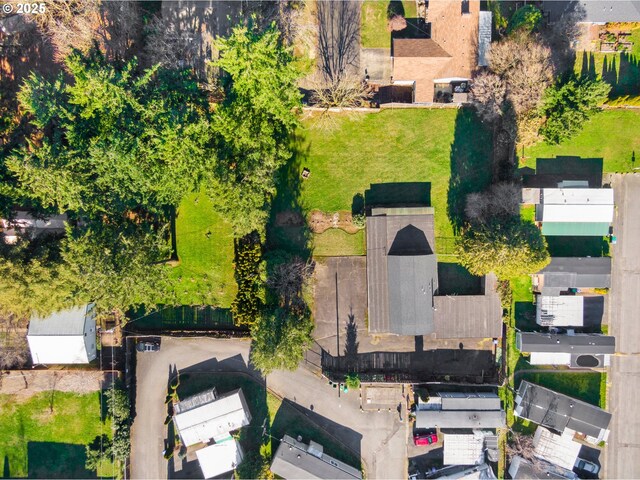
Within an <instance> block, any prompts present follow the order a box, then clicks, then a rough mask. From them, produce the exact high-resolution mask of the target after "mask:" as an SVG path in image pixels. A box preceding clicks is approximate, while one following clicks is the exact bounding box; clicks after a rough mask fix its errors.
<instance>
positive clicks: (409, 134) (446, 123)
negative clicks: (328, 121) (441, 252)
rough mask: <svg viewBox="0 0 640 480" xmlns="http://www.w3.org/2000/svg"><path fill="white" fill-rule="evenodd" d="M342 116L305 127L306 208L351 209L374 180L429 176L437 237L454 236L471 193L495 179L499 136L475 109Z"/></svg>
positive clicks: (301, 148)
mask: <svg viewBox="0 0 640 480" xmlns="http://www.w3.org/2000/svg"><path fill="white" fill-rule="evenodd" d="M338 121H339V122H340V125H339V128H336V129H334V130H332V131H331V132H326V131H323V130H320V129H315V128H312V124H310V123H307V126H308V127H309V128H307V129H306V130H304V131H303V132H301V140H300V143H299V145H298V146H297V149H298V152H297V158H298V160H299V165H298V168H299V169H302V168H303V167H307V168H309V169H310V170H311V176H310V177H309V179H307V180H305V181H304V182H303V183H302V187H301V195H300V199H299V202H300V203H301V205H302V208H303V209H304V210H305V211H310V210H312V209H319V210H322V211H325V212H336V211H339V210H348V211H351V207H352V203H353V200H354V196H355V195H356V194H363V193H365V191H366V190H368V189H369V187H370V185H371V184H376V183H387V184H389V183H393V182H429V183H430V200H431V205H432V206H433V207H434V208H435V220H436V226H435V230H436V236H437V237H452V236H453V235H454V229H453V224H454V223H455V219H456V218H459V215H460V210H461V208H463V207H462V206H463V204H464V199H465V197H466V194H467V193H469V192H472V191H479V190H482V189H484V188H485V187H486V186H487V185H488V183H489V180H490V177H491V169H490V168H489V167H488V162H489V161H490V148H491V140H490V138H491V137H490V134H489V133H488V132H487V131H486V130H484V129H483V128H482V126H481V125H480V124H479V122H478V121H477V120H476V119H475V115H474V114H473V113H472V112H470V111H467V110H453V109H433V110H431V109H406V110H384V111H381V112H380V113H367V114H361V115H358V116H357V117H355V118H354V117H350V118H345V117H343V118H340V119H339V120H338ZM298 175H299V173H298ZM452 177H453V180H452ZM422 188H423V194H428V193H429V186H428V185H427V186H422ZM404 189H405V188H404V187H403V186H401V187H400V190H404ZM449 212H451V217H452V218H453V222H452V221H451V220H450V218H449V216H450V215H449ZM437 253H438V252H437Z"/></svg>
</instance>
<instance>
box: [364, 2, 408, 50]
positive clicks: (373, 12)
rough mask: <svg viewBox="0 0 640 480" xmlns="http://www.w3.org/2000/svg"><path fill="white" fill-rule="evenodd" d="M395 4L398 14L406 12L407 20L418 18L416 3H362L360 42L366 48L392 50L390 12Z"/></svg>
mask: <svg viewBox="0 0 640 480" xmlns="http://www.w3.org/2000/svg"><path fill="white" fill-rule="evenodd" d="M391 4H393V6H394V7H395V10H394V11H396V12H398V11H400V12H402V11H404V15H403V16H404V17H405V18H415V17H416V2H415V1H413V0H404V1H402V2H401V1H392V2H389V1H380V0H365V1H363V2H362V16H361V20H360V41H361V43H362V46H363V47H364V48H391V33H390V32H389V30H387V23H388V18H389V17H388V10H389V7H390V5H391Z"/></svg>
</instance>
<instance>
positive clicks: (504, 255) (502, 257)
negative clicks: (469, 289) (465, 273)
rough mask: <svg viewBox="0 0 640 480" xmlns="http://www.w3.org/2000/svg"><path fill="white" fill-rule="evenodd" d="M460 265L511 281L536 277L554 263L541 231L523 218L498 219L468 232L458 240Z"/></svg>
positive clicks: (482, 273)
mask: <svg viewBox="0 0 640 480" xmlns="http://www.w3.org/2000/svg"><path fill="white" fill-rule="evenodd" d="M457 250H458V254H459V255H460V257H459V258H460V263H461V264H462V265H463V266H465V267H466V268H467V270H469V272H471V273H472V274H474V275H479V276H481V275H486V274H487V273H490V272H493V273H495V274H496V275H497V276H498V277H499V278H502V279H507V278H512V277H516V276H519V275H526V274H530V273H534V272H537V271H539V270H540V269H542V268H544V267H545V266H546V265H547V264H548V263H549V261H550V258H549V252H548V251H547V242H546V240H545V239H544V237H543V236H542V234H541V233H540V230H539V229H538V228H537V227H536V226H535V225H534V224H533V223H530V222H523V221H522V220H520V219H519V218H517V217H516V218H512V219H510V220H506V221H505V220H503V219H495V220H493V221H490V222H487V223H482V224H479V225H476V226H474V227H473V228H468V229H467V230H465V232H464V233H463V235H462V237H460V239H459V240H458V244H457Z"/></svg>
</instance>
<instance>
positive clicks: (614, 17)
mask: <svg viewBox="0 0 640 480" xmlns="http://www.w3.org/2000/svg"><path fill="white" fill-rule="evenodd" d="M575 9H578V11H580V10H583V11H584V15H583V16H582V17H581V18H580V21H582V22H593V23H608V22H640V1H637V0H635V1H629V0H582V1H577V0H545V1H544V2H543V4H542V10H543V11H544V12H547V13H548V14H549V20H550V21H551V22H557V21H558V20H560V17H561V16H562V14H563V13H565V12H571V11H573V10H575Z"/></svg>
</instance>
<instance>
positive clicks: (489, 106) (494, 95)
mask: <svg viewBox="0 0 640 480" xmlns="http://www.w3.org/2000/svg"><path fill="white" fill-rule="evenodd" d="M506 94H507V85H506V84H505V82H504V80H502V78H500V76H498V75H496V74H495V73H491V72H482V73H481V74H480V75H478V76H477V77H476V78H475V79H474V80H473V86H472V87H471V93H470V95H469V98H470V101H471V103H472V104H473V106H474V107H475V108H476V110H477V111H478V115H480V117H481V118H482V119H483V120H486V121H488V122H493V121H495V120H497V119H498V118H499V117H500V116H502V114H503V108H504V102H505V96H506Z"/></svg>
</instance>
